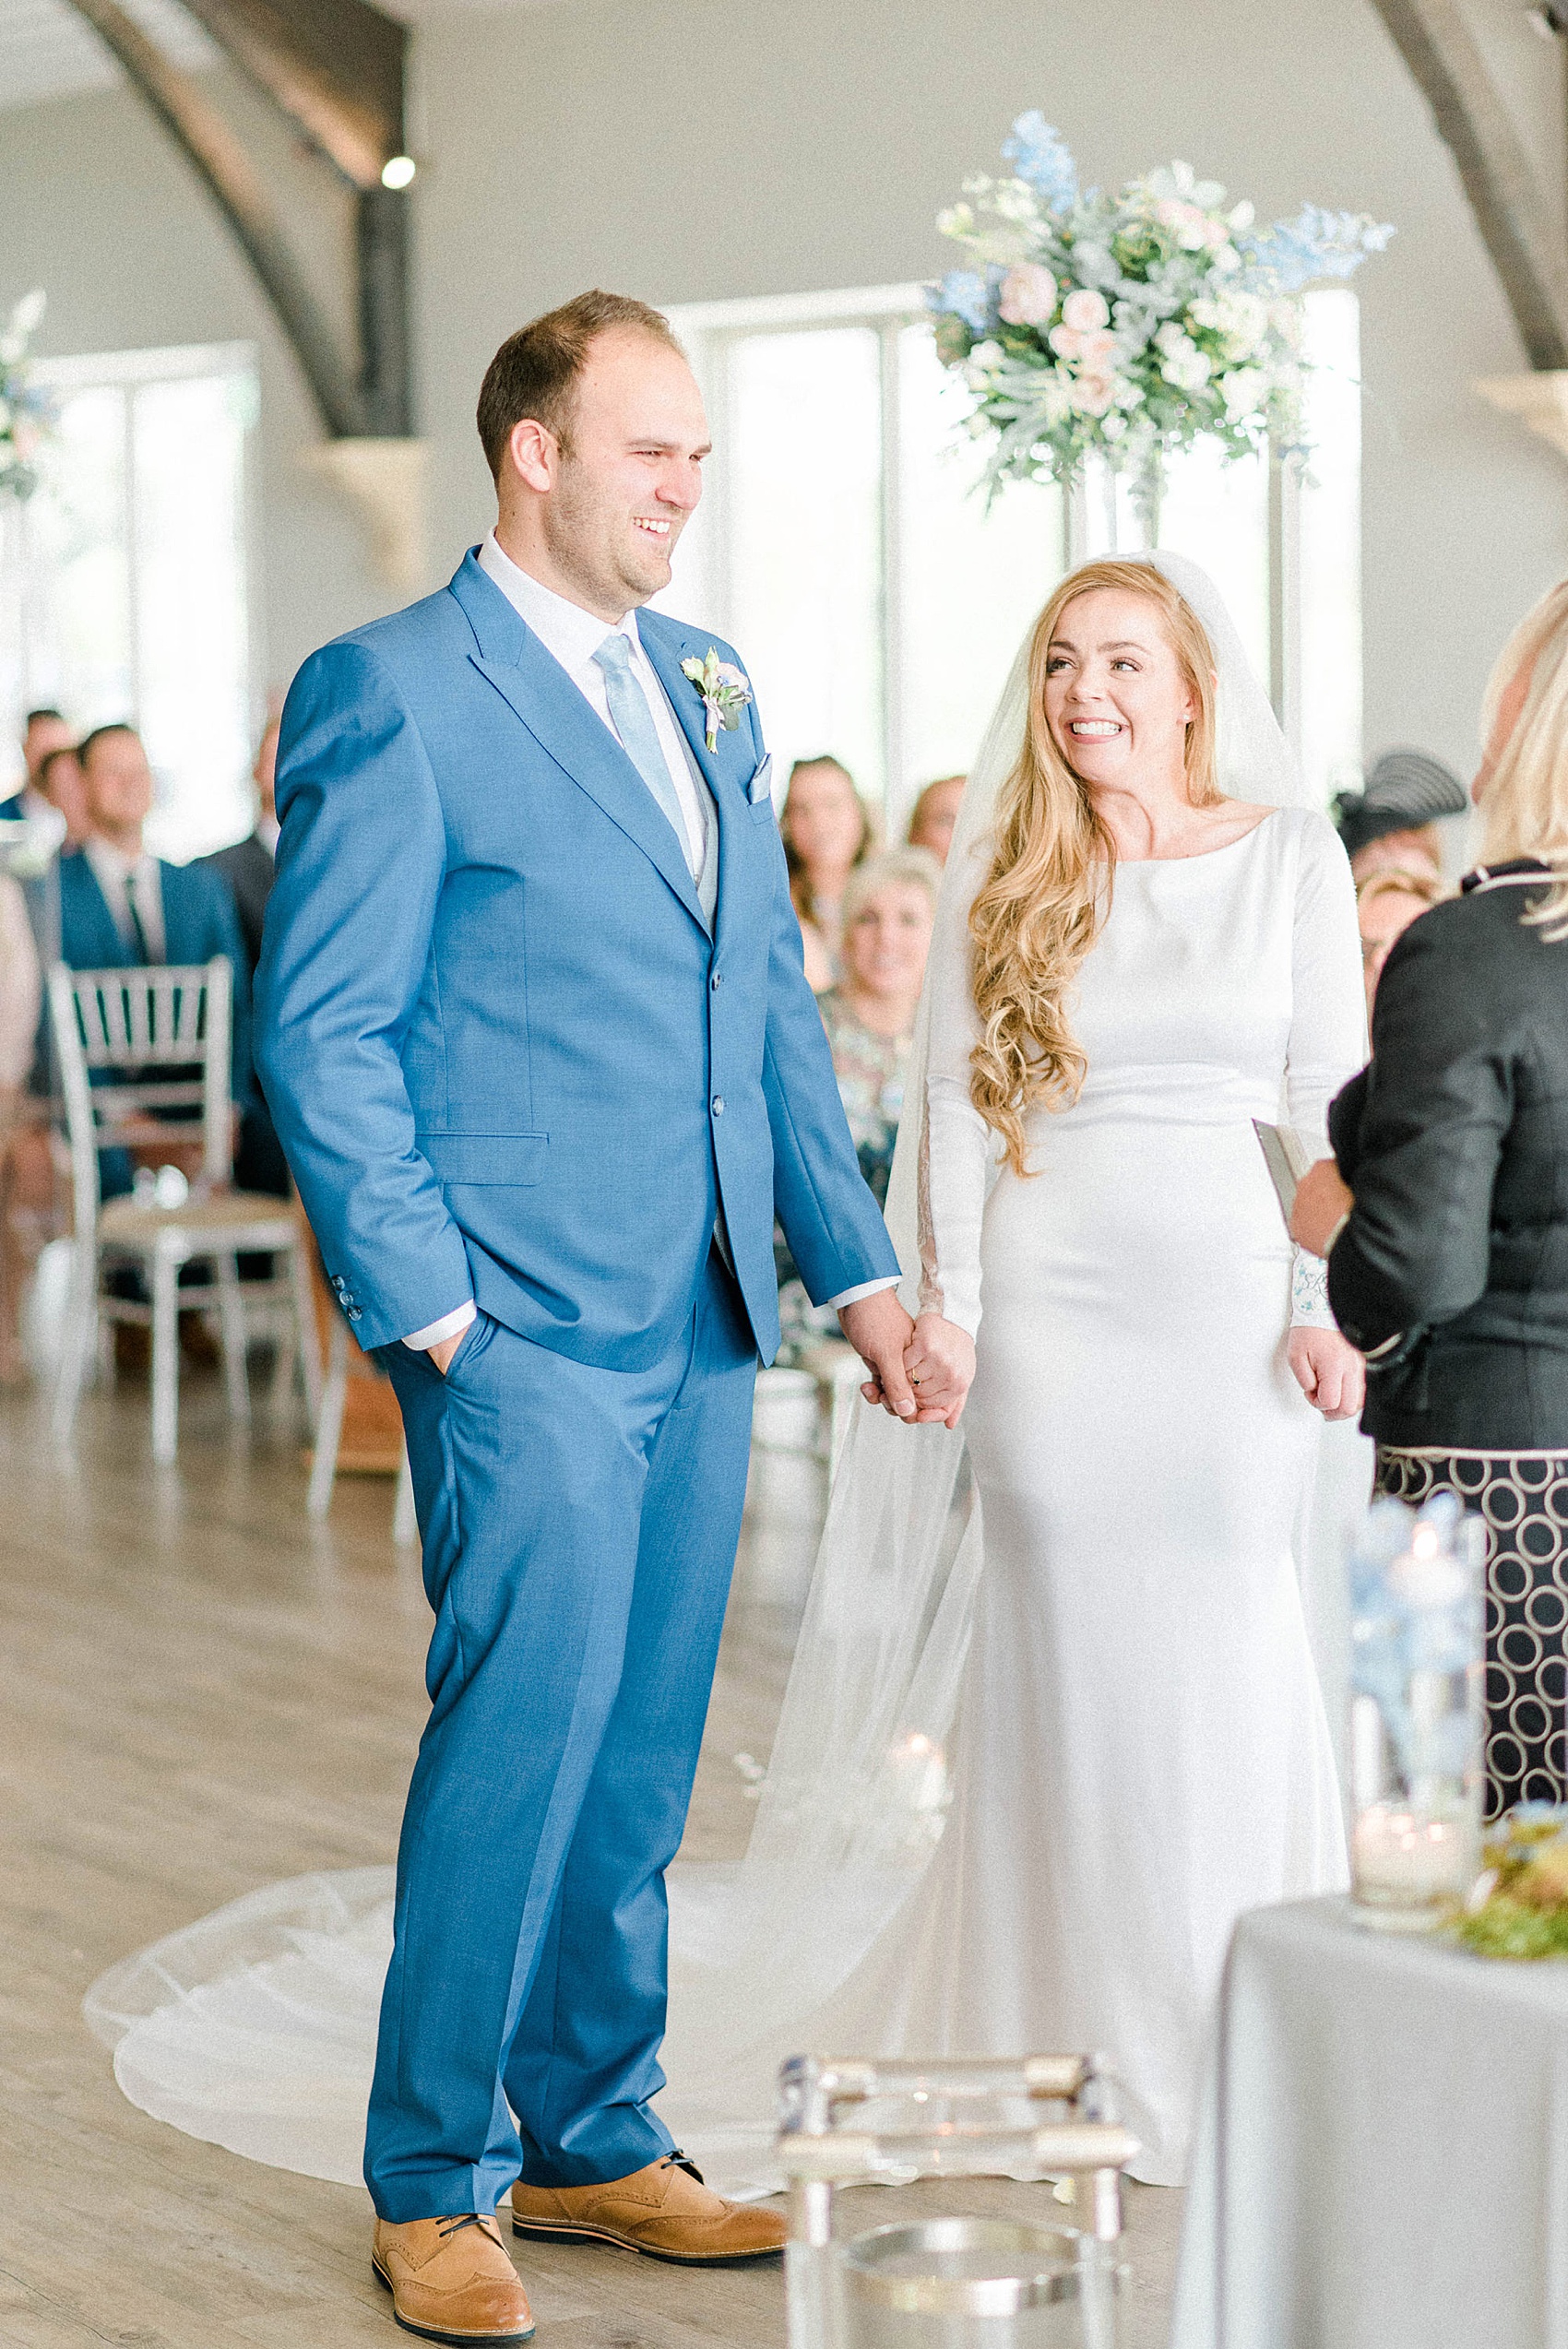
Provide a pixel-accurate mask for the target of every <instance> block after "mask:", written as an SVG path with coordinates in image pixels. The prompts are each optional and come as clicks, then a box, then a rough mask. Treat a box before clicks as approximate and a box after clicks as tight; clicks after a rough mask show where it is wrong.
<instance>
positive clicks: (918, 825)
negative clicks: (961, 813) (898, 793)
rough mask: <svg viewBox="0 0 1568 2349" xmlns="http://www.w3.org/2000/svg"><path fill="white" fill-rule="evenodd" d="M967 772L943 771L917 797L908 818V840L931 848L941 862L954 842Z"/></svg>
mask: <svg viewBox="0 0 1568 2349" xmlns="http://www.w3.org/2000/svg"><path fill="white" fill-rule="evenodd" d="M968 779H969V778H968V776H967V775H944V776H941V777H938V779H937V781H936V782H934V783H928V784H927V785H926V787H925V789H924V790H923V791H922V792H921V795H920V798H919V799H918V800H917V801H915V811H914V813H913V814H912V815H911V816H910V818H909V846H910V848H929V849H930V850H931V853H932V856H933V857H934V858H935V859H936V861H937V863H938V864H945V863H946V861H947V851H948V849H949V848H951V847H952V846H953V826H954V825H956V823H957V821H958V807H959V802H960V801H962V799H963V796H964V786H965V784H966V783H967V782H968Z"/></svg>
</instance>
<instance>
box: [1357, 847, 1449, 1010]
mask: <svg viewBox="0 0 1568 2349" xmlns="http://www.w3.org/2000/svg"><path fill="white" fill-rule="evenodd" d="M1453 894H1454V893H1453V891H1452V890H1451V889H1450V888H1449V886H1448V884H1447V883H1446V882H1445V881H1439V880H1438V879H1437V877H1436V875H1435V874H1433V873H1431V872H1405V871H1404V870H1403V868H1402V867H1400V866H1398V865H1390V866H1388V867H1387V868H1386V869H1385V870H1384V872H1374V873H1372V874H1370V875H1369V877H1368V878H1367V879H1366V880H1365V881H1363V882H1362V884H1361V885H1360V888H1359V889H1358V890H1357V892H1356V920H1357V924H1358V927H1359V928H1360V933H1361V972H1362V976H1363V978H1364V979H1365V981H1366V990H1367V1014H1368V1017H1369V1018H1370V1017H1371V1015H1372V1000H1373V998H1374V996H1375V995H1376V993H1377V982H1378V980H1379V979H1381V978H1382V976H1383V966H1384V963H1385V962H1386V961H1387V960H1388V957H1389V954H1390V952H1391V950H1392V948H1393V945H1394V942H1395V940H1396V938H1402V937H1403V936H1404V934H1405V932H1406V931H1407V930H1408V928H1409V927H1410V924H1411V923H1412V922H1413V921H1416V920H1418V919H1420V916H1421V915H1422V914H1424V913H1425V912H1426V911H1427V910H1428V908H1430V907H1431V906H1440V905H1441V904H1442V903H1443V899H1444V898H1445V897H1450V896H1453Z"/></svg>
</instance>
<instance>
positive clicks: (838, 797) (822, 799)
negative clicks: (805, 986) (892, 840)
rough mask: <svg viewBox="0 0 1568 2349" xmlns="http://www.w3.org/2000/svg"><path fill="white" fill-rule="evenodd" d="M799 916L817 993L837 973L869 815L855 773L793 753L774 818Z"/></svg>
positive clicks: (869, 833) (869, 839) (866, 850)
mask: <svg viewBox="0 0 1568 2349" xmlns="http://www.w3.org/2000/svg"><path fill="white" fill-rule="evenodd" d="M778 829H779V832H780V833H781V835H782V836H783V840H784V854H785V858H786V860H788V863H789V867H790V897H791V899H792V900H793V902H794V908H795V911H796V913H797V914H798V915H799V917H800V922H801V937H802V941H803V943H804V946H805V957H806V978H807V979H808V981H809V982H810V985H811V987H812V989H813V991H814V992H815V993H817V994H819V995H820V994H821V992H822V991H823V989H824V988H825V987H831V986H832V984H833V981H834V979H835V978H836V976H837V961H838V930H839V923H840V920H841V918H842V917H841V913H840V901H841V899H842V897H843V895H844V884H845V883H846V882H847V881H848V880H849V875H850V873H851V872H853V871H854V869H855V867H856V866H857V865H858V864H863V863H864V862H865V860H866V858H867V857H868V856H869V854H870V853H871V849H872V847H873V829H872V820H871V817H870V815H869V814H868V813H867V811H866V808H865V804H864V802H863V801H862V800H861V795H860V793H859V792H858V791H857V790H856V789H855V785H854V778H853V777H852V776H851V775H850V773H849V768H848V767H847V766H844V765H841V764H840V762H839V761H838V760H837V759H836V758H826V757H822V758H798V759H797V760H796V761H795V764H794V765H793V766H792V767H791V768H790V788H789V789H788V791H787V792H786V793H785V795H784V806H783V811H782V813H780V815H779V818H778Z"/></svg>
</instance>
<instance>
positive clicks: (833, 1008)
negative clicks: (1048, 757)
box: [773, 848, 942, 1366]
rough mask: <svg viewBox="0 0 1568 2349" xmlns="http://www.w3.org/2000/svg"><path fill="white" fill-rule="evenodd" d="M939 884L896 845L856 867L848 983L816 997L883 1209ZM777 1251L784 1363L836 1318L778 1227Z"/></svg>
mask: <svg viewBox="0 0 1568 2349" xmlns="http://www.w3.org/2000/svg"><path fill="white" fill-rule="evenodd" d="M941 882H942V868H941V866H940V865H939V864H938V862H937V860H936V859H935V858H934V857H933V856H932V854H931V853H930V851H929V850H928V849H925V848H892V849H889V850H888V851H887V852H886V853H885V855H883V856H876V857H872V858H870V859H869V860H868V861H867V862H866V863H864V864H862V865H857V867H856V868H855V870H854V872H851V874H850V875H849V880H848V882H847V883H846V884H845V887H844V900H843V915H844V938H843V949H842V962H843V977H842V978H841V979H839V981H838V983H837V986H834V987H829V988H827V989H826V990H825V991H824V992H823V993H822V994H821V995H819V996H818V997H817V1006H818V1008H819V1010H820V1011H821V1013H822V1024H823V1026H824V1027H825V1028H826V1031H827V1041H828V1043H829V1045H830V1046H831V1047H832V1050H833V1072H834V1074H835V1075H836V1076H837V1080H838V1097H839V1099H840V1100H841V1101H842V1102H843V1104H844V1113H845V1115H846V1117H847V1118H848V1120H849V1138H850V1140H851V1141H852V1142H853V1143H854V1145H855V1154H856V1156H857V1157H858V1158H859V1159H860V1162H861V1173H862V1174H863V1175H864V1177H865V1179H866V1181H867V1182H868V1183H869V1184H870V1186H871V1190H872V1192H873V1196H874V1198H875V1200H876V1204H877V1205H878V1206H879V1207H881V1206H884V1205H885V1204H886V1200H887V1178H888V1176H889V1175H890V1174H891V1172H892V1170H893V1145H894V1144H895V1143H896V1142H897V1139H898V1119H899V1115H900V1113H901V1111H902V1109H903V1106H904V1072H905V1070H906V1068H907V1067H908V1065H909V1047H910V1044H911V1043H912V1041H913V1039H914V1032H915V1013H916V1010H917V1009H918V1007H919V1004H920V1000H921V983H922V981H923V979H924V978H925V958H926V954H927V950H928V949H929V947H930V945H931V931H932V922H933V921H934V919H935V918H936V893H937V890H938V888H939V887H940V885H941ZM773 1253H774V1263H775V1265H776V1268H777V1270H778V1317H779V1323H780V1325H781V1327H782V1329H783V1331H784V1351H783V1355H782V1359H783V1361H784V1362H785V1364H786V1366H788V1365H790V1363H792V1362H794V1361H795V1360H797V1359H798V1358H799V1356H800V1354H801V1352H802V1349H803V1348H804V1347H807V1346H811V1345H816V1344H820V1343H821V1341H822V1340H823V1339H824V1338H829V1337H834V1336H836V1335H837V1327H838V1322H837V1314H835V1313H834V1311H833V1310H832V1308H831V1307H830V1306H826V1305H825V1306H815V1307H814V1306H813V1304H812V1302H811V1300H810V1299H809V1298H808V1297H807V1295H806V1292H805V1289H804V1287H802V1282H801V1279H800V1275H799V1274H798V1273H797V1272H796V1270H795V1264H794V1260H793V1258H792V1257H791V1256H790V1251H789V1249H788V1247H787V1246H786V1245H785V1242H784V1236H783V1234H782V1232H781V1231H779V1230H778V1228H777V1227H776V1228H775V1231H774V1241H773Z"/></svg>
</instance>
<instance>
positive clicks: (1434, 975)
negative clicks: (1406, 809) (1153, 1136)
mask: <svg viewBox="0 0 1568 2349" xmlns="http://www.w3.org/2000/svg"><path fill="white" fill-rule="evenodd" d="M1545 870H1546V868H1545V867H1544V866H1542V865H1540V864H1538V862H1537V861H1536V860H1534V859H1528V858H1524V859H1520V860H1517V861H1516V862H1515V863H1513V864H1504V865H1497V866H1494V867H1492V868H1491V870H1490V871H1489V870H1488V869H1487V868H1485V867H1482V868H1481V870H1480V871H1479V872H1473V873H1471V874H1470V875H1469V877H1468V879H1467V881H1466V882H1465V884H1464V894H1463V895H1462V896H1459V897H1456V898H1454V899H1452V900H1451V901H1449V902H1448V903H1447V904H1444V905H1441V906H1434V907H1433V908H1432V909H1431V912H1430V913H1426V914H1423V915H1422V916H1421V917H1420V919H1419V920H1418V921H1415V922H1413V923H1412V924H1411V926H1410V928H1409V929H1408V930H1407V931H1406V932H1405V934H1404V936H1403V937H1402V938H1401V939H1399V941H1398V942H1397V943H1396V946H1395V948H1394V951H1393V953H1392V954H1391V955H1389V957H1388V961H1387V964H1386V966H1385V967H1384V973H1383V977H1382V979H1381V981H1380V982H1379V986H1378V991H1377V1002H1376V1005H1375V1007H1374V1010H1373V1014H1372V1062H1371V1065H1370V1066H1369V1067H1368V1068H1366V1069H1364V1070H1363V1071H1362V1073H1361V1074H1360V1076H1358V1077H1354V1078H1352V1079H1351V1081H1350V1083H1349V1084H1348V1086H1346V1087H1345V1090H1344V1091H1343V1092H1342V1093H1341V1094H1340V1095H1339V1097H1338V1098H1337V1100H1336V1102H1335V1103H1334V1106H1333V1108H1332V1109H1331V1110H1330V1112H1329V1133H1330V1136H1331V1138H1332V1141H1333V1144H1334V1152H1335V1157H1336V1159H1337V1161H1338V1165H1339V1170H1340V1172H1341V1174H1342V1175H1343V1176H1344V1178H1345V1180H1346V1181H1347V1182H1348V1184H1349V1186H1350V1188H1351V1189H1352V1191H1354V1192H1355V1194H1356V1204H1355V1208H1354V1210H1353V1212H1352V1214H1351V1216H1350V1220H1349V1222H1348V1224H1347V1225H1346V1227H1345V1229H1344V1231H1343V1232H1342V1233H1341V1235H1340V1237H1339V1239H1338V1240H1337V1241H1336V1245H1335V1248H1334V1251H1333V1253H1332V1254H1331V1256H1330V1257H1329V1261H1328V1294H1329V1300H1330V1302H1331V1303H1332V1305H1333V1307H1334V1311H1335V1316H1336V1320H1337V1321H1338V1323H1339V1326H1340V1328H1341V1329H1342V1330H1343V1331H1344V1333H1345V1335H1346V1336H1347V1337H1348V1338H1349V1340H1350V1341H1351V1343H1352V1345H1355V1346H1359V1347H1360V1348H1361V1350H1362V1352H1363V1353H1364V1354H1366V1356H1367V1358H1368V1363H1367V1368H1368V1373H1369V1376H1368V1380H1367V1407H1366V1412H1365V1415H1364V1417H1363V1418H1362V1420H1361V1425H1362V1427H1363V1428H1364V1429H1365V1430H1366V1432H1367V1433H1368V1434H1369V1435H1372V1436H1376V1437H1377V1438H1378V1439H1379V1440H1380V1441H1382V1442H1384V1443H1388V1444H1394V1445H1398V1446H1409V1445H1417V1444H1431V1445H1435V1446H1437V1447H1439V1448H1440V1449H1445V1450H1448V1449H1451V1450H1455V1451H1458V1450H1464V1451H1470V1450H1474V1451H1482V1452H1521V1451H1536V1450H1538V1449H1543V1448H1551V1449H1560V1450H1564V1451H1568V939H1562V940H1560V941H1558V942H1556V943H1549V942H1548V941H1547V940H1546V939H1544V938H1543V937H1542V936H1541V933H1540V931H1539V930H1538V929H1535V928H1533V927H1528V926H1526V924H1524V923H1523V922H1521V920H1520V916H1521V915H1522V914H1523V913H1525V912H1526V911H1527V910H1528V908H1529V907H1530V905H1531V903H1532V902H1533V901H1534V896H1535V893H1534V891H1533V889H1532V888H1531V886H1530V884H1531V883H1532V882H1534V880H1535V879H1536V877H1537V876H1538V874H1541V873H1544V872H1545Z"/></svg>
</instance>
